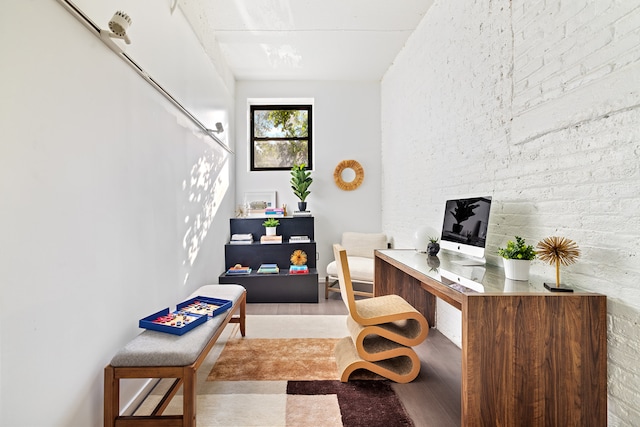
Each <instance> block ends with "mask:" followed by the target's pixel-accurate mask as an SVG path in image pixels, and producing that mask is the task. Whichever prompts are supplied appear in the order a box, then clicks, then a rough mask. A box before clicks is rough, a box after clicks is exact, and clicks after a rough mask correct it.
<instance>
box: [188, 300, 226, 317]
mask: <svg viewBox="0 0 640 427" xmlns="http://www.w3.org/2000/svg"><path fill="white" fill-rule="evenodd" d="M232 305H233V302H232V301H229V300H226V299H218V298H211V297H201V296H197V297H195V298H191V299H189V300H187V301H184V302H181V303H180V304H178V306H177V309H178V310H184V311H187V312H189V313H193V314H198V315H206V316H207V318H209V317H213V316H217V315H218V314H220V313H224V312H225V311H227V310H229V309H230V308H231V306H232Z"/></svg>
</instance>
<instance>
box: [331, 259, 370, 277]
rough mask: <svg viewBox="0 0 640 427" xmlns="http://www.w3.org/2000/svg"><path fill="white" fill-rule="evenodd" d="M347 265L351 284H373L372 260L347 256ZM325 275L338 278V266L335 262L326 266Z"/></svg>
mask: <svg viewBox="0 0 640 427" xmlns="http://www.w3.org/2000/svg"><path fill="white" fill-rule="evenodd" d="M347 262H348V263H349V273H351V281H352V282H360V281H365V282H373V269H374V265H373V264H374V261H373V258H365V257H359V256H347ZM327 275H328V276H333V277H338V265H337V264H336V262H335V261H331V262H330V263H329V265H327Z"/></svg>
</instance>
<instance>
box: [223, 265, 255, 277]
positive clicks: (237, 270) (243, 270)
mask: <svg viewBox="0 0 640 427" xmlns="http://www.w3.org/2000/svg"><path fill="white" fill-rule="evenodd" d="M250 273H251V267H245V266H242V265H239V264H236V265H234V266H233V267H231V268H230V269H228V270H227V274H231V275H234V274H236V275H246V274H250Z"/></svg>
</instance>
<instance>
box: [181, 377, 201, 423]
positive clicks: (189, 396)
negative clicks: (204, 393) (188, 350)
mask: <svg viewBox="0 0 640 427" xmlns="http://www.w3.org/2000/svg"><path fill="white" fill-rule="evenodd" d="M196 382H197V381H196V370H195V369H193V368H191V367H185V368H184V376H183V382H182V394H183V396H182V421H183V425H184V427H196V403H197V400H198V395H197V394H196Z"/></svg>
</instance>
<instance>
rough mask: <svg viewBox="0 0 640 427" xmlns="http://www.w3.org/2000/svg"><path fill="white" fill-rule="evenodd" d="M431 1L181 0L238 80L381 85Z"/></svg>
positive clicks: (199, 33)
mask: <svg viewBox="0 0 640 427" xmlns="http://www.w3.org/2000/svg"><path fill="white" fill-rule="evenodd" d="M432 3H433V0H233V1H230V0H184V1H182V2H181V7H182V8H186V9H188V10H189V15H190V16H197V17H198V19H196V20H194V19H192V20H191V25H192V27H193V29H194V31H195V33H196V34H197V36H198V37H199V38H200V40H203V44H209V45H210V44H211V43H212V40H211V39H212V38H214V39H215V40H216V41H217V43H218V45H219V49H220V52H221V54H222V56H223V57H224V59H225V61H226V63H227V65H228V66H229V67H230V68H231V71H232V73H233V74H234V76H235V79H236V80H364V81H379V80H381V79H382V77H383V75H384V73H385V72H386V71H387V69H388V68H389V66H390V65H391V64H392V63H393V60H394V58H395V57H396V55H397V54H398V53H399V52H400V50H401V49H402V47H403V46H404V43H405V41H406V40H407V38H408V37H409V35H410V34H411V33H412V32H413V30H414V29H415V28H416V26H417V25H418V23H419V22H420V21H421V19H422V17H423V16H424V15H425V13H426V12H427V10H428V9H429V7H430V6H431V4H432Z"/></svg>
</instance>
